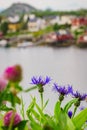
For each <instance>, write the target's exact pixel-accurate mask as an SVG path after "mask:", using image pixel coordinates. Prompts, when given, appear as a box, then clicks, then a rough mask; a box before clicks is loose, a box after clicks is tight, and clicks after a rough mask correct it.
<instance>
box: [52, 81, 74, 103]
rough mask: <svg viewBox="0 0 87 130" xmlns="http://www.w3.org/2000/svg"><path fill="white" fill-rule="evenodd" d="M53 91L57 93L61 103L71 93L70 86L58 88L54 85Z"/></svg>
mask: <svg viewBox="0 0 87 130" xmlns="http://www.w3.org/2000/svg"><path fill="white" fill-rule="evenodd" d="M53 90H55V91H57V92H58V93H59V100H60V101H62V100H63V99H64V96H65V95H68V94H70V93H72V86H70V85H68V87H65V86H58V85H57V84H56V83H54V86H53Z"/></svg>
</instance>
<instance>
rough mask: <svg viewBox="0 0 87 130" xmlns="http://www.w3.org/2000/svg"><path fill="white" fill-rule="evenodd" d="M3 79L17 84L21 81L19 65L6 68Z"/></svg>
mask: <svg viewBox="0 0 87 130" xmlns="http://www.w3.org/2000/svg"><path fill="white" fill-rule="evenodd" d="M4 77H5V78H6V79H7V80H9V81H12V82H19V81H21V80H22V68H21V66H20V65H14V66H10V67H8V68H7V69H6V70H5V72H4Z"/></svg>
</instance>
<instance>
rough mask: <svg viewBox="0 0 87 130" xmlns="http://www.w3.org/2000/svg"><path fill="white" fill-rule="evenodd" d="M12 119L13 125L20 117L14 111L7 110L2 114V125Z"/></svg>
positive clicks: (19, 120)
mask: <svg viewBox="0 0 87 130" xmlns="http://www.w3.org/2000/svg"><path fill="white" fill-rule="evenodd" d="M12 120H13V126H16V125H17V124H19V123H20V122H21V117H20V116H19V115H18V113H16V112H15V111H9V112H7V113H6V114H5V116H4V125H5V126H9V125H10V123H11V121H12Z"/></svg>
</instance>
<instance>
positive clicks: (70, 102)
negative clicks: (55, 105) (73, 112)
mask: <svg viewBox="0 0 87 130" xmlns="http://www.w3.org/2000/svg"><path fill="white" fill-rule="evenodd" d="M77 100H78V99H73V100H71V101H69V102H68V103H67V104H66V105H65V107H64V111H65V112H66V113H67V112H68V110H69V108H70V107H71V106H72V105H73V104H74V103H76V102H77Z"/></svg>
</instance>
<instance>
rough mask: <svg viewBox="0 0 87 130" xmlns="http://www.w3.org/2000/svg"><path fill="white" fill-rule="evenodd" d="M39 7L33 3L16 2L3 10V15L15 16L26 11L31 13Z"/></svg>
mask: <svg viewBox="0 0 87 130" xmlns="http://www.w3.org/2000/svg"><path fill="white" fill-rule="evenodd" d="M36 10H37V9H36V8H34V7H33V6H31V5H28V4H24V3H15V4H12V5H11V6H10V7H9V8H7V9H6V10H4V11H2V12H1V15H4V16H14V15H16V14H18V15H21V14H23V13H24V14H25V13H29V12H32V11H36Z"/></svg>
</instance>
